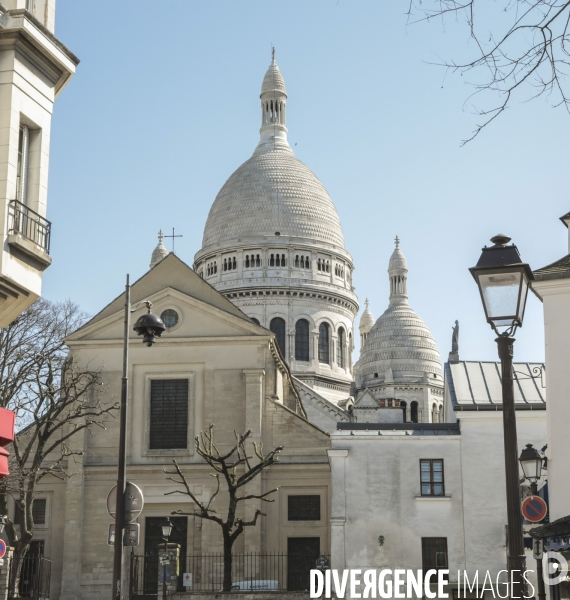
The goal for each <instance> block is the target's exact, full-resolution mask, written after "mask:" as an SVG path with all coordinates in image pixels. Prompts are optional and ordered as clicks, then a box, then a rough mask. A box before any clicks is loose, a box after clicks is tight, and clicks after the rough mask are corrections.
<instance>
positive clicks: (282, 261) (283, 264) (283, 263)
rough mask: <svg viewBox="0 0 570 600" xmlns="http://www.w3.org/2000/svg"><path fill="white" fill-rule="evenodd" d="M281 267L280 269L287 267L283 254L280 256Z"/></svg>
mask: <svg viewBox="0 0 570 600" xmlns="http://www.w3.org/2000/svg"><path fill="white" fill-rule="evenodd" d="M281 266H282V267H285V266H287V265H286V264H285V255H284V254H282V255H281Z"/></svg>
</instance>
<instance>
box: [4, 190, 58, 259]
mask: <svg viewBox="0 0 570 600" xmlns="http://www.w3.org/2000/svg"><path fill="white" fill-rule="evenodd" d="M8 233H9V234H19V235H21V236H22V237H24V238H26V239H28V240H30V241H32V242H34V243H35V244H37V245H38V246H39V247H40V248H41V249H42V250H43V251H44V252H45V253H46V254H49V244H50V236H51V223H50V222H49V221H48V220H47V219H44V218H43V217H42V216H41V215H38V213H37V212H35V211H33V210H32V209H31V208H28V207H27V206H26V205H25V204H22V203H21V202H19V201H18V200H11V201H10V204H9V206H8Z"/></svg>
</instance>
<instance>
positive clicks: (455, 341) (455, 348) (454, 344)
mask: <svg viewBox="0 0 570 600" xmlns="http://www.w3.org/2000/svg"><path fill="white" fill-rule="evenodd" d="M452 329H453V333H452V334H451V352H450V353H449V358H450V360H451V359H452V357H453V358H454V359H455V360H459V321H455V326H454V327H452Z"/></svg>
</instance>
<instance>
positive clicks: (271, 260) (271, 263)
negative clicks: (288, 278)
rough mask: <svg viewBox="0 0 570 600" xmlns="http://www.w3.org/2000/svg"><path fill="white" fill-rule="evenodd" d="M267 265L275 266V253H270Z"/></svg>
mask: <svg viewBox="0 0 570 600" xmlns="http://www.w3.org/2000/svg"><path fill="white" fill-rule="evenodd" d="M269 266H270V267H274V266H275V254H272V255H271V258H270V259H269Z"/></svg>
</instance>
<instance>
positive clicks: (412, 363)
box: [356, 303, 441, 382]
mask: <svg viewBox="0 0 570 600" xmlns="http://www.w3.org/2000/svg"><path fill="white" fill-rule="evenodd" d="M356 368H357V369H358V372H359V374H360V375H362V376H364V380H365V381H367V380H369V379H370V378H374V374H375V373H377V374H378V375H377V376H378V378H380V379H383V378H384V374H385V373H386V371H388V370H389V369H391V370H392V373H393V377H394V381H396V382H397V381H402V380H404V379H408V380H409V378H410V377H411V378H421V377H423V374H424V373H427V374H437V375H439V376H440V377H441V358H440V355H439V351H438V349H437V345H436V343H435V339H434V337H433V335H432V334H431V331H430V330H429V329H428V327H427V326H426V324H425V323H424V322H423V321H422V320H421V319H420V317H418V315H416V313H415V312H414V311H413V310H412V309H411V308H410V306H409V305H408V304H403V303H402V304H396V305H394V306H390V307H389V308H388V309H387V310H386V311H385V312H384V314H383V315H382V316H381V317H380V318H379V319H378V320H377V321H376V323H375V324H374V326H373V327H372V329H371V330H370V332H369V333H368V337H367V338H366V342H365V344H364V348H363V349H362V351H361V353H360V359H359V361H358V363H357V365H356Z"/></svg>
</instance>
